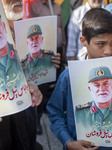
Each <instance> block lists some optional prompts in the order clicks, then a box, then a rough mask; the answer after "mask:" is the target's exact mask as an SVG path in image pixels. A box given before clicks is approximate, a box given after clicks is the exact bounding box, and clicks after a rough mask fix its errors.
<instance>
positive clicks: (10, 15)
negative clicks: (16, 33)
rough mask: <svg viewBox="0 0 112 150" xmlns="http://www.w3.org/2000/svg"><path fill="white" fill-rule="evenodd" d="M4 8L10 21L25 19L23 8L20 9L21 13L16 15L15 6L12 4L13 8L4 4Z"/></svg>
mask: <svg viewBox="0 0 112 150" xmlns="http://www.w3.org/2000/svg"><path fill="white" fill-rule="evenodd" d="M3 6H4V10H5V14H6V17H7V19H8V20H19V19H21V18H22V17H23V8H22V9H21V8H20V9H21V11H20V12H18V13H15V12H14V11H13V8H14V4H12V5H11V6H10V5H6V4H4V5H3Z"/></svg>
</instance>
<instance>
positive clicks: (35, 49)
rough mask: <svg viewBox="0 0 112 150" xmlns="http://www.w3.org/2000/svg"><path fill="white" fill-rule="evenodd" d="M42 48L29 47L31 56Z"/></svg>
mask: <svg viewBox="0 0 112 150" xmlns="http://www.w3.org/2000/svg"><path fill="white" fill-rule="evenodd" d="M40 48H41V44H40V45H39V46H38V47H30V46H28V51H29V53H30V54H33V53H37V52H38V51H39V50H40Z"/></svg>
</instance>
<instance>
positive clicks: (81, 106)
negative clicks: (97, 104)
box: [76, 102, 90, 110]
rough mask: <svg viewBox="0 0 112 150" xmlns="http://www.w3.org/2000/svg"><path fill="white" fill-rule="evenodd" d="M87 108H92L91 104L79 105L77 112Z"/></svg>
mask: <svg viewBox="0 0 112 150" xmlns="http://www.w3.org/2000/svg"><path fill="white" fill-rule="evenodd" d="M87 107H90V103H89V102H88V103H86V104H82V105H77V106H76V110H80V109H83V108H87Z"/></svg>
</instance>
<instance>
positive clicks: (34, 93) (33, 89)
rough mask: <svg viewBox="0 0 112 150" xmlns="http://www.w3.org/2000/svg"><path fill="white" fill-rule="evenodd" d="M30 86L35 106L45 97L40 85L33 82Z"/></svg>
mask: <svg viewBox="0 0 112 150" xmlns="http://www.w3.org/2000/svg"><path fill="white" fill-rule="evenodd" d="M28 86H29V91H30V93H31V99H32V105H31V106H32V107H34V106H38V105H40V103H41V102H42V98H43V96H42V93H41V92H40V90H39V89H38V87H37V86H35V85H33V84H28Z"/></svg>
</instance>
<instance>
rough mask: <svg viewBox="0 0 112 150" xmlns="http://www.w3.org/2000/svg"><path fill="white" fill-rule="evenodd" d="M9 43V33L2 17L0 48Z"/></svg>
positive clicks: (0, 22)
mask: <svg viewBox="0 0 112 150" xmlns="http://www.w3.org/2000/svg"><path fill="white" fill-rule="evenodd" d="M6 44H7V33H6V28H5V24H4V22H2V20H1V19H0V49H2V48H4V47H5V45H6Z"/></svg>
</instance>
